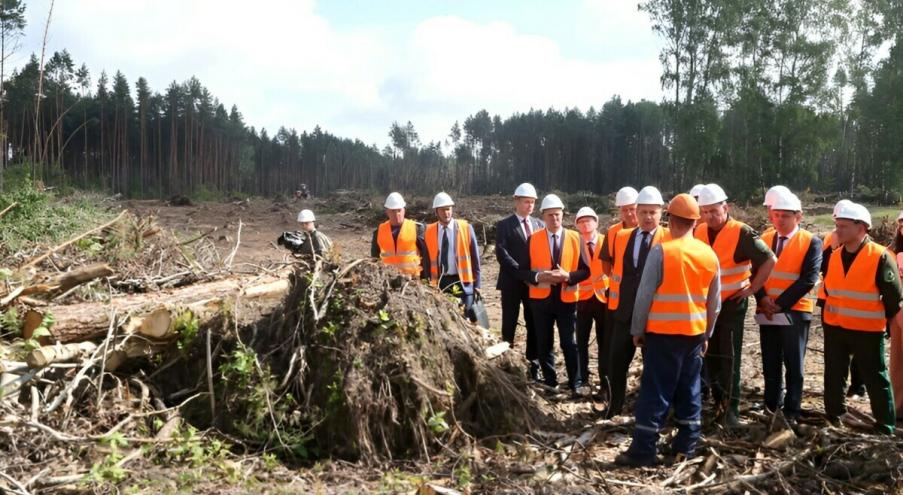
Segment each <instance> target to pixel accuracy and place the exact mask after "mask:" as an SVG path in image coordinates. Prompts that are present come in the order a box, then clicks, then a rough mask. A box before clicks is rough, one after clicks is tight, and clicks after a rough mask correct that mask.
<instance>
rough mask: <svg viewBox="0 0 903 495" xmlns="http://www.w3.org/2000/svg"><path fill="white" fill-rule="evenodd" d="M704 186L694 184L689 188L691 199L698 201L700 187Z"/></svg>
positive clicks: (703, 185)
mask: <svg viewBox="0 0 903 495" xmlns="http://www.w3.org/2000/svg"><path fill="white" fill-rule="evenodd" d="M703 187H705V184H696V185H695V186H693V187H692V188H690V196H693V199H695V200H696V201H699V193H701V192H702V188H703Z"/></svg>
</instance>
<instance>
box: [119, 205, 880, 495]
mask: <svg viewBox="0 0 903 495" xmlns="http://www.w3.org/2000/svg"><path fill="white" fill-rule="evenodd" d="M376 201H378V199H375V198H374V199H373V200H368V199H367V198H354V199H346V200H343V201H336V200H334V199H331V200H309V201H306V202H304V203H291V202H287V203H286V202H277V201H272V200H262V199H258V200H250V201H234V202H217V203H214V202H207V203H201V204H196V205H192V206H169V205H168V204H167V203H165V202H162V201H124V202H122V206H123V207H126V208H129V209H131V210H133V211H134V212H136V213H138V214H140V215H154V216H156V217H157V220H158V222H159V223H160V224H162V225H163V226H165V227H169V228H173V229H175V230H177V231H179V232H181V233H183V234H184V235H185V238H186V239H187V238H190V237H191V236H196V235H197V234H198V233H204V232H210V231H212V232H211V233H210V238H211V239H212V240H214V241H215V243H216V245H217V247H218V249H220V250H222V251H223V252H226V253H228V252H229V251H231V250H232V249H233V248H234V246H235V245H236V242H237V241H238V240H239V239H238V238H239V224H240V225H241V231H240V242H239V243H238V251H237V253H236V256H235V265H234V266H235V268H236V270H239V271H250V272H253V271H255V270H259V269H261V267H267V266H272V265H273V264H277V263H283V262H287V261H289V260H290V256H289V255H288V253H287V251H286V250H284V249H282V248H281V247H279V246H277V245H276V243H275V240H276V238H277V237H278V236H279V234H280V233H282V232H283V231H288V230H294V229H295V227H296V225H297V224H296V223H295V217H296V215H297V212H298V211H299V210H300V209H301V208H303V207H310V208H312V209H313V210H314V211H315V213H316V214H317V219H318V223H319V226H320V230H322V231H323V232H324V233H326V234H327V235H328V236H329V237H330V238H331V239H332V240H333V242H334V243H335V245H336V246H337V249H338V250H339V251H340V252H341V254H342V257H343V258H344V259H345V260H352V259H356V258H360V257H366V256H369V250H370V239H371V235H372V232H373V229H375V228H376V225H377V222H378V221H380V218H381V215H382V213H381V211H380V209H378V205H379V204H378V203H377V202H376ZM412 203H413V202H412ZM423 204H424V203H423V202H422V201H421V202H420V203H418V206H419V208H409V211H410V213H412V214H410V215H409V217H411V216H412V217H414V218H415V219H416V220H418V221H424V222H426V221H433V220H432V219H431V218H425V216H426V212H427V211H428V210H426V209H425V208H424V207H423ZM460 206H461V208H460V209H461V212H462V214H461V216H463V217H465V218H469V219H470V220H471V221H475V220H482V221H483V222H484V223H489V222H490V221H494V220H495V219H498V218H501V217H503V216H505V215H507V214H509V208H510V202H509V201H508V200H507V198H500V197H489V198H472V199H468V200H466V201H462V202H461V204H460ZM578 206H580V205H571V209H572V210H576V209H577V208H576V207H578ZM597 211H598V210H597ZM571 221H572V220H571ZM612 221H613V217H611V216H605V217H604V218H603V219H601V221H600V225H602V226H603V227H604V226H606V225H609V224H610V223H611V222H612ZM566 223H567V221H566ZM213 229H215V230H213ZM478 237H482V236H481V234H480V233H479V232H478ZM481 248H482V250H483V254H482V264H483V280H484V289H483V294H484V297H485V301H486V304H487V309H488V312H489V316H490V320H491V326H492V327H493V328H492V329H491V331H492V332H494V333H495V334H496V335H499V331H498V325H499V322H500V311H501V310H500V302H499V292H498V291H497V290H495V280H496V278H497V275H498V263H497V262H496V260H495V256H494V253H493V249H494V247H493V246H492V245H491V244H490V245H484V246H481ZM753 309H754V304H751V305H750V314H749V315H748V317H747V325H746V330H745V337H744V345H743V358H742V369H743V371H742V376H743V402H742V406H741V416H742V422H743V423H744V424H746V425H752V424H756V423H761V422H762V416H763V413H762V412H761V407H760V404H761V402H762V387H763V382H762V372H761V367H762V364H761V353H760V349H759V332H758V328H757V326H756V325H755V324H754V322H753V321H752V312H753ZM523 338H524V334H523V329H522V327H519V328H518V334H517V342H516V344H515V349H514V350H513V352H518V353H520V352H522V350H523ZM822 343H823V339H822V330H821V326H820V325H819V324H818V318H816V321H813V326H812V330H811V333H810V339H809V345H808V352H807V355H806V364H805V387H804V404H803V407H804V409H807V410H812V411H822V410H823V404H822V399H821V395H822V389H823V382H822V377H823V370H824V360H823V351H822V349H823V346H822ZM595 345H596V343H595V341H593V342H592V343H591V349H590V355H591V356H595V355H596V354H595ZM558 357H559V359H558V363H559V364H558V365H559V368H560V370H559V374H560V377H565V376H566V373H565V371H564V369H563V360H562V359H561V358H560V353H559V356H558ZM641 368H642V362H641V356H640V353H639V352H638V353H637V354H636V356H635V358H634V361H633V363H632V365H631V374H630V379H629V383H628V402H627V405H626V408H625V415H624V416H622V417H618V418H615V419H614V420H611V421H605V420H602V419H600V417H599V416H598V414H597V413H595V412H593V410H592V407H591V403H590V402H588V401H578V400H574V399H571V398H570V397H569V396H568V395H554V396H550V395H548V393H544V392H542V391H541V390H539V389H537V390H534V391H532V392H531V393H533V394H534V395H535V397H536V400H539V401H546V402H548V403H549V404H550V405H551V406H552V408H553V410H554V411H555V415H556V417H557V419H559V420H560V422H561V423H560V428H559V433H564V434H568V433H569V434H572V435H578V434H579V433H580V431H581V430H583V429H585V428H587V427H590V426H593V425H597V426H600V428H601V430H600V431H601V432H602V434H601V435H597V436H596V437H595V440H594V441H593V444H592V445H590V446H589V447H588V448H587V449H586V450H587V451H586V452H585V453H584V455H586V456H588V457H591V458H592V461H593V463H594V464H595V463H598V464H599V465H602V466H604V469H606V470H608V469H616V468H614V467H613V466H612V465H611V461H612V460H613V458H614V456H615V455H616V454H617V453H618V452H619V451H621V450H623V449H625V448H626V447H627V445H629V440H630V433H631V431H632V426H630V424H631V422H632V412H633V400H634V398H635V396H636V392H637V389H638V386H639V376H640V373H641ZM590 369H591V370H592V371H591V374H592V375H593V376H592V380H593V381H594V383H597V379H596V378H597V375H596V369H597V362H596V360H595V359H594V358H593V359H592V360H591V362H590ZM848 405H849V406H851V407H852V408H853V409H854V410H856V411H858V412H860V413H861V415H862V416H868V415H869V414H870V408H869V403H868V399H867V398H860V397H855V398H852V399H849V400H848ZM711 409H712V406H711V404H705V405H704V415H705V414H709V415H710V413H711ZM671 471H672V470H669V468H658V469H656V470H640V471H639V472H638V474H636V476H634V477H633V478H634V479H639V480H643V479H644V478H648V479H649V480H650V482H652V481H654V480H662V479H664V478H666V477H667V476H668V475H670V474H671ZM311 476H313V475H311ZM317 476H319V475H317ZM317 476H313V479H319V478H317ZM372 476H376V475H372ZM372 476H371V477H372ZM384 478H385V473H383V474H382V475H381V477H380V479H379V483H380V485H379V486H380V487H382V481H384ZM307 479H308V480H310V479H312V478H307ZM327 484H328V485H330V486H332V487H333V488H335V486H341V483H339V485H335V480H333V481H332V482H329V483H327ZM542 485H544V484H542ZM370 486H371V487H372V486H373V485H370ZM638 486H639V485H638ZM637 489H638V488H637V486H631V485H630V484H629V483H628V484H626V485H622V486H616V487H614V488H612V491H614V492H619V491H624V492H634V491H636V490H637ZM544 490H548V491H549V492H554V491H556V489H555V488H551V487H548V488H544ZM328 491H332V489H329V490H328ZM340 491H341V490H340ZM387 491H394V490H391V489H390V490H387Z"/></svg>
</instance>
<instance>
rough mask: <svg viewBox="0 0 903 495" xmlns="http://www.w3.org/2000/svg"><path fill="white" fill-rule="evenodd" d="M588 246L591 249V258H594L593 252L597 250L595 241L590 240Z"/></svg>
mask: <svg viewBox="0 0 903 495" xmlns="http://www.w3.org/2000/svg"><path fill="white" fill-rule="evenodd" d="M586 248H587V249H589V259H590V260H592V259H593V254H595V252H596V243H594V242H593V241H589V242H587V243H586Z"/></svg>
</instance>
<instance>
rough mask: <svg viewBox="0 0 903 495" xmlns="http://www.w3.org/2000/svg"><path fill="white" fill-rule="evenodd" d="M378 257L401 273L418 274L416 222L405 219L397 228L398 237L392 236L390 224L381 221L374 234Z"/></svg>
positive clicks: (417, 275) (418, 257) (418, 255)
mask: <svg viewBox="0 0 903 495" xmlns="http://www.w3.org/2000/svg"><path fill="white" fill-rule="evenodd" d="M376 243H377V245H378V246H379V257H380V259H381V260H382V262H383V263H384V264H386V265H389V266H394V267H395V268H397V269H398V271H400V272H401V273H404V274H406V275H410V276H412V277H419V276H420V270H421V266H420V254H419V253H418V252H417V224H416V223H414V221H413V220H407V219H405V221H404V222H403V223H402V224H401V228H400V229H399V230H398V239H397V240H395V239H393V238H392V226H391V225H389V222H383V223H382V224H380V226H379V230H378V232H377V235H376Z"/></svg>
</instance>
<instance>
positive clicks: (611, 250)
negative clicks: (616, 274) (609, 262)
mask: <svg viewBox="0 0 903 495" xmlns="http://www.w3.org/2000/svg"><path fill="white" fill-rule="evenodd" d="M623 229H624V222H618V223H616V224H614V225H612V226H611V227H609V228H608V232H606V233H605V238H606V239H608V257H609V258H612V259H614V257H615V245H614V244H613V243H614V242H615V237H617V235H618V232H620V231H621V230H623Z"/></svg>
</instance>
